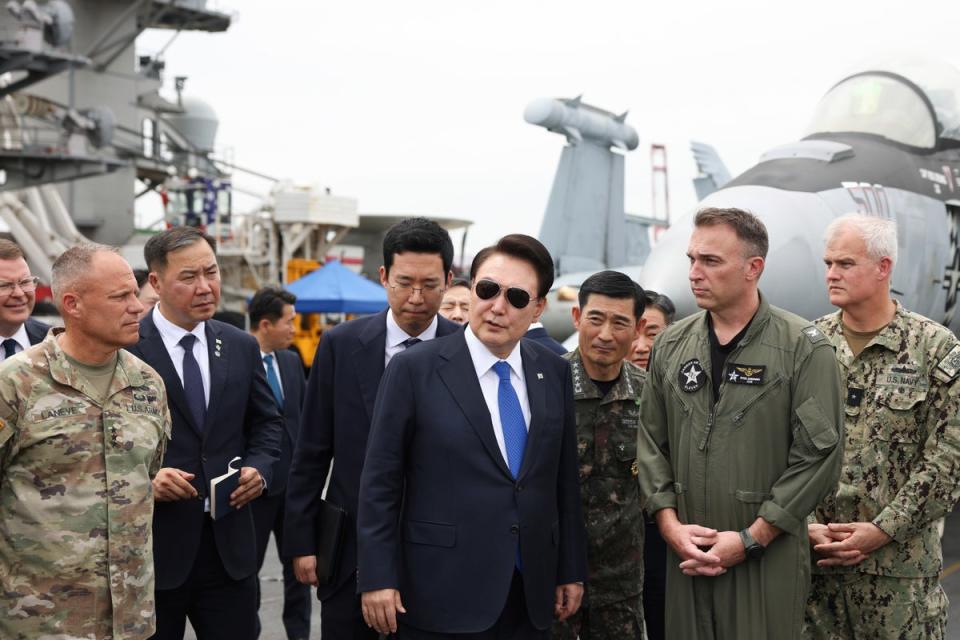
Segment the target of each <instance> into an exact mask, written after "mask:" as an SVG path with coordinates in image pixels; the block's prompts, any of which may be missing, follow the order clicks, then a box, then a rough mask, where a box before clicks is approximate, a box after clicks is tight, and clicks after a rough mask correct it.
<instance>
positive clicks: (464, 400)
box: [439, 334, 513, 479]
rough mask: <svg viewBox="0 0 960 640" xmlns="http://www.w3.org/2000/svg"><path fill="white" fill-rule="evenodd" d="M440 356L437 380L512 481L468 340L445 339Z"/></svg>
mask: <svg viewBox="0 0 960 640" xmlns="http://www.w3.org/2000/svg"><path fill="white" fill-rule="evenodd" d="M440 357H442V358H444V359H445V360H446V362H445V363H444V364H441V365H440V368H439V374H440V379H441V380H443V383H444V384H445V385H446V386H447V389H449V390H450V394H451V395H453V399H454V400H456V402H457V404H458V405H460V410H461V411H463V414H464V415H465V416H466V417H467V421H468V422H469V423H470V426H472V427H473V429H474V431H476V432H477V436H479V438H480V442H482V443H483V446H484V448H485V449H486V450H487V453H488V454H489V455H490V457H491V458H492V459H493V461H494V463H495V464H496V465H497V467H499V468H500V471H502V472H503V473H504V474H505V475H506V476H507V477H508V478H510V479H513V475H512V474H511V473H510V469H509V467H507V463H506V461H505V460H504V459H503V454H502V453H501V452H500V446H499V445H498V444H497V437H496V436H495V435H494V433H493V422H491V420H490V411H489V409H487V403H486V401H485V400H484V399H483V391H482V390H481V389H480V381H479V380H477V372H476V369H475V368H474V366H473V360H472V359H471V358H470V349H469V348H468V347H467V341H466V338H465V337H464V336H463V334H461V335H460V336H458V337H456V338H454V339H451V340H448V341H447V344H446V345H445V346H444V349H443V350H442V351H441V352H440Z"/></svg>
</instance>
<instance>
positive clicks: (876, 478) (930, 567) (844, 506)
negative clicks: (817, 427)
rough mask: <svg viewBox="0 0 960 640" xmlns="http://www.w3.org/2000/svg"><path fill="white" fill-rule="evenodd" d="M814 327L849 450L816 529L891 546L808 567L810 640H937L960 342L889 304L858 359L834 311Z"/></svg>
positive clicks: (955, 472)
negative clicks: (867, 535)
mask: <svg viewBox="0 0 960 640" xmlns="http://www.w3.org/2000/svg"><path fill="white" fill-rule="evenodd" d="M817 326H819V327H820V329H821V330H822V331H823V332H824V334H826V335H827V336H828V337H829V338H830V340H831V341H832V342H833V344H834V345H835V346H836V349H837V359H838V360H839V362H840V369H841V371H842V378H843V380H844V381H845V382H846V391H847V402H846V419H845V422H846V449H845V454H844V461H843V470H842V471H841V474H840V481H839V484H838V488H837V491H836V493H835V494H834V495H831V496H829V497H828V498H827V499H825V500H824V501H823V502H822V503H821V504H820V506H819V507H818V508H817V510H816V512H815V514H814V515H815V521H816V522H820V523H824V524H826V523H830V522H872V523H873V524H875V525H876V526H878V527H879V528H880V529H882V530H883V531H884V532H885V533H886V534H887V535H889V536H890V537H892V538H893V540H892V541H891V542H890V543H889V544H887V545H885V546H883V547H881V548H880V549H877V550H876V551H874V552H873V553H871V554H870V557H869V558H867V559H866V560H864V561H863V562H861V563H859V564H857V565H855V566H852V567H829V568H820V567H816V566H814V568H813V571H814V574H815V576H814V580H813V589H812V591H811V595H810V601H809V605H808V608H807V617H806V625H805V626H806V632H807V636H808V637H810V638H871V639H877V638H942V637H943V633H944V625H945V623H946V618H947V599H946V596H945V594H944V593H943V589H942V588H941V587H940V584H939V579H938V576H939V573H940V570H941V566H942V563H943V554H942V551H941V547H940V536H941V535H942V533H943V528H942V527H943V517H944V516H945V515H946V514H948V513H950V511H951V510H952V509H953V507H954V505H955V504H956V502H957V497H958V478H960V416H958V413H960V384H958V374H960V341H958V340H957V338H956V337H955V336H954V335H953V334H952V333H951V332H950V331H948V330H947V329H945V328H944V327H943V326H941V325H939V324H937V323H935V322H933V321H931V320H929V319H927V318H925V317H923V316H921V315H918V314H916V313H912V312H910V311H907V310H905V309H904V308H903V307H901V306H900V305H899V304H897V310H896V314H895V315H894V318H893V321H892V322H891V323H890V324H889V325H887V327H886V328H884V329H883V330H882V331H881V332H880V334H879V335H877V336H876V337H875V338H873V339H872V340H871V341H870V342H869V343H868V344H867V346H866V347H865V348H864V349H863V351H862V352H861V353H860V355H859V356H857V357H854V356H853V352H852V351H851V350H850V347H849V345H847V341H846V340H845V339H844V337H843V328H842V325H841V315H840V312H837V313H835V314H831V315H828V316H825V317H823V318H821V319H820V320H818V321H817Z"/></svg>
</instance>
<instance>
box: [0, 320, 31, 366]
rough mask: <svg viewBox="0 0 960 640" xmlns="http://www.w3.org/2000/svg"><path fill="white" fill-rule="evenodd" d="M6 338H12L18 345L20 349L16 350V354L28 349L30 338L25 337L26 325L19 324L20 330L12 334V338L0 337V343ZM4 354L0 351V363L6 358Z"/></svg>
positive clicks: (3, 351)
mask: <svg viewBox="0 0 960 640" xmlns="http://www.w3.org/2000/svg"><path fill="white" fill-rule="evenodd" d="M7 338H13V339H14V340H16V341H17V344H18V345H20V348H19V349H17V353H20V352H21V351H26V350H27V349H29V348H30V336H28V335H27V327H26V325H23V324H21V325H20V328H19V329H17V331H16V333H14V334H13V335H12V336H3V337H0V342H3V341H4V340H6V339H7ZM5 353H6V351H5V350H3V349H0V362H3V361H4V360H6V356H5V355H4V354H5Z"/></svg>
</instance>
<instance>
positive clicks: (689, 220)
mask: <svg viewBox="0 0 960 640" xmlns="http://www.w3.org/2000/svg"><path fill="white" fill-rule="evenodd" d="M706 207H718V208H727V207H736V208H739V209H745V210H747V211H750V212H751V213H753V214H754V215H756V216H757V217H758V218H760V219H761V220H762V221H763V223H764V225H766V227H767V235H768V237H769V239H770V249H769V251H768V253H767V260H766V266H765V267H764V271H763V275H762V276H761V277H760V291H762V292H763V295H764V296H765V297H766V298H767V300H768V301H769V302H770V303H771V304H774V305H777V306H778V307H783V308H786V309H789V310H791V311H793V312H794V313H797V314H799V315H801V316H803V317H805V318H808V319H811V320H812V319H814V318H818V317H820V316H821V315H823V314H825V313H829V312H830V311H832V310H833V307H832V306H831V305H830V301H829V299H828V298H827V291H826V285H825V284H824V277H825V269H824V265H823V248H824V242H823V236H822V233H823V229H824V228H826V226H827V225H828V224H829V223H830V222H831V221H832V220H833V219H834V217H835V214H834V212H833V210H832V209H831V208H830V206H829V205H828V204H827V203H826V202H825V201H824V200H823V199H822V198H821V197H820V196H819V195H818V194H816V193H807V192H800V191H785V190H783V189H774V188H772V187H761V186H754V185H742V186H735V187H728V188H726V189H721V190H720V191H716V192H714V193H712V194H710V195H709V196H707V197H706V198H704V199H703V200H702V201H701V202H700V203H699V205H698V206H697V210H699V209H702V208H706ZM695 213H696V210H694V211H691V212H690V213H689V214H687V215H685V216H683V217H682V218H681V219H679V220H677V221H676V222H675V223H674V224H673V225H672V226H671V227H670V229H668V230H667V231H666V232H665V233H664V234H663V236H662V237H661V238H660V240H659V241H658V242H657V244H656V246H655V247H654V248H653V251H651V253H650V256H649V257H648V258H647V261H646V263H645V264H644V267H643V277H642V279H641V284H642V285H643V286H644V287H645V288H650V289H653V290H654V291H657V292H659V293H663V294H666V295H668V296H670V298H671V299H672V300H673V301H674V303H675V304H676V305H677V318H678V319H679V318H682V317H684V316H687V315H690V314H691V313H694V312H696V311H698V308H697V305H696V302H695V300H694V298H693V294H692V293H691V291H690V281H689V278H688V272H689V260H688V258H687V246H688V243H689V241H690V234H691V232H692V231H693V217H694V214H695Z"/></svg>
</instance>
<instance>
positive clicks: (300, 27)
mask: <svg viewBox="0 0 960 640" xmlns="http://www.w3.org/2000/svg"><path fill="white" fill-rule="evenodd" d="M210 6H215V7H217V8H219V9H220V10H224V11H226V12H229V13H235V14H236V18H235V21H234V24H233V26H232V27H231V28H230V30H229V31H227V32H226V33H223V34H214V35H208V34H195V33H185V34H182V35H180V36H179V37H178V38H177V40H176V41H175V42H174V43H173V44H172V45H171V46H170V48H169V49H168V50H167V52H166V55H165V59H166V61H167V71H166V77H167V81H168V84H169V85H170V87H171V88H172V82H173V77H174V76H175V75H186V76H189V80H188V82H187V85H186V92H185V93H186V94H188V95H191V96H195V97H199V98H202V99H204V100H206V101H208V102H210V103H211V104H212V105H213V107H214V108H215V109H216V111H217V113H218V115H219V118H220V133H219V135H218V141H217V143H218V147H219V148H220V149H224V150H227V153H228V155H229V156H230V157H232V158H233V160H234V161H235V162H236V163H237V164H239V165H242V166H246V167H250V168H253V169H256V170H258V171H261V172H263V173H267V174H270V175H273V176H278V177H282V178H289V179H292V180H294V181H296V182H298V183H319V184H321V185H324V186H329V187H331V188H332V189H333V191H334V192H335V193H339V194H342V195H349V196H353V197H356V198H358V200H359V203H360V210H361V212H364V213H391V214H423V215H437V216H452V217H461V218H467V219H471V220H473V221H474V222H475V224H474V226H473V228H472V230H471V231H470V242H469V245H468V250H476V249H477V248H479V247H481V246H483V245H485V244H487V243H489V242H490V241H492V240H495V239H496V238H497V237H499V236H500V235H502V234H504V233H507V232H523V233H530V234H533V235H536V233H537V232H538V230H539V227H540V222H541V219H542V216H543V211H544V208H545V206H546V202H547V196H548V194H549V190H550V186H551V182H552V180H553V175H554V172H555V170H556V165H557V160H558V159H559V155H560V151H561V149H562V148H563V145H564V140H563V138H562V137H560V136H558V135H555V134H552V133H549V132H547V131H546V130H544V129H541V128H538V127H534V126H532V125H529V124H527V123H526V122H524V120H523V110H524V107H525V106H526V105H527V103H528V102H530V100H532V99H534V98H537V97H541V96H555V97H560V96H562V97H572V96H575V95H578V94H581V93H582V94H583V95H584V101H585V102H588V103H590V104H594V105H597V106H600V107H602V108H605V109H607V110H609V111H615V112H618V113H619V112H621V111H623V110H626V109H629V110H630V115H629V116H628V119H627V122H628V123H630V124H631V125H633V127H634V128H636V130H637V131H638V133H639V135H640V147H639V148H638V149H637V150H636V151H633V152H631V153H629V154H628V155H627V163H626V167H627V200H626V204H627V210H628V211H629V212H631V213H637V214H643V215H646V214H649V213H650V208H651V204H650V199H651V194H650V179H649V169H650V166H649V155H650V151H649V147H650V144H651V143H665V144H666V145H667V147H668V160H669V171H670V177H671V182H670V189H671V207H672V210H673V212H674V215H676V214H678V213H681V212H683V211H685V210H689V209H691V208H692V207H693V206H694V205H695V202H696V199H695V196H694V192H693V188H692V186H691V183H690V179H691V178H692V177H693V175H694V173H695V166H694V164H693V160H692V159H691V157H690V154H689V152H688V144H689V141H690V140H691V139H696V140H701V141H704V142H708V143H710V144H712V145H714V146H715V147H716V148H717V149H718V150H719V152H720V154H721V157H722V158H723V159H724V160H725V162H726V164H727V166H728V167H729V168H730V170H731V172H732V173H733V174H734V175H736V174H738V173H740V172H742V171H744V170H745V169H747V168H749V167H750V166H751V165H752V164H753V163H754V162H755V161H756V159H757V158H758V157H759V156H760V154H761V153H763V152H764V151H765V150H766V149H768V148H770V147H772V146H775V145H777V144H781V143H784V142H789V141H791V140H795V139H797V138H799V137H801V136H802V135H803V133H804V130H805V126H806V124H807V122H808V120H809V119H810V116H811V114H812V112H813V109H814V106H815V105H816V103H817V101H818V99H819V98H820V97H821V96H822V95H823V93H824V92H825V91H826V90H827V89H828V88H829V87H830V86H831V85H832V84H834V83H835V82H836V81H838V80H840V79H841V78H842V77H843V76H845V75H847V74H848V73H849V72H852V71H857V70H861V67H862V64H863V63H864V61H867V60H869V59H870V58H871V57H873V56H876V55H878V54H882V53H889V52H891V51H893V52H901V51H902V52H908V53H911V54H922V55H925V56H928V57H931V58H935V59H943V60H947V61H949V62H952V63H953V64H955V65H956V64H958V63H960V52H958V51H957V44H956V42H957V40H956V25H957V24H958V16H957V13H958V10H957V8H956V3H955V2H946V1H942V2H932V1H923V0H921V1H914V2H911V3H903V2H892V1H878V0H873V1H870V2H866V1H852V0H833V1H831V2H824V1H820V0H808V1H807V2H790V3H786V2H776V1H771V0H767V1H765V2H759V1H758V2H748V1H739V0H738V1H735V2H729V1H728V2H706V1H704V2H680V1H674V2H669V1H661V2H648V1H644V0H629V1H627V0H593V1H592V2H583V1H581V2H572V1H568V0H553V1H551V2H530V1H524V0H511V1H509V2H508V1H502V0H486V1H484V2H467V1H463V0H459V1H458V0H430V1H427V0H407V1H403V2H397V1H395V0H393V1H385V0H384V1H376V2H368V1H363V0H353V1H340V2H331V1H329V0H322V1H321V0H272V1H271V2H263V1H262V0H260V1H257V0H218V2H216V3H210ZM170 35H171V34H170V33H169V32H148V33H147V34H144V35H143V36H141V38H140V40H139V41H138V53H141V54H149V53H153V52H156V51H157V50H159V49H160V48H161V47H162V46H163V45H164V44H165V43H166V42H167V40H168V39H169V38H170ZM171 93H172V91H171ZM235 181H236V183H237V184H239V185H241V186H244V187H247V188H253V189H258V190H261V191H266V190H267V189H268V188H269V185H268V183H265V182H264V181H262V180H257V179H254V178H250V177H246V176H243V175H237V176H236V180H235Z"/></svg>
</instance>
